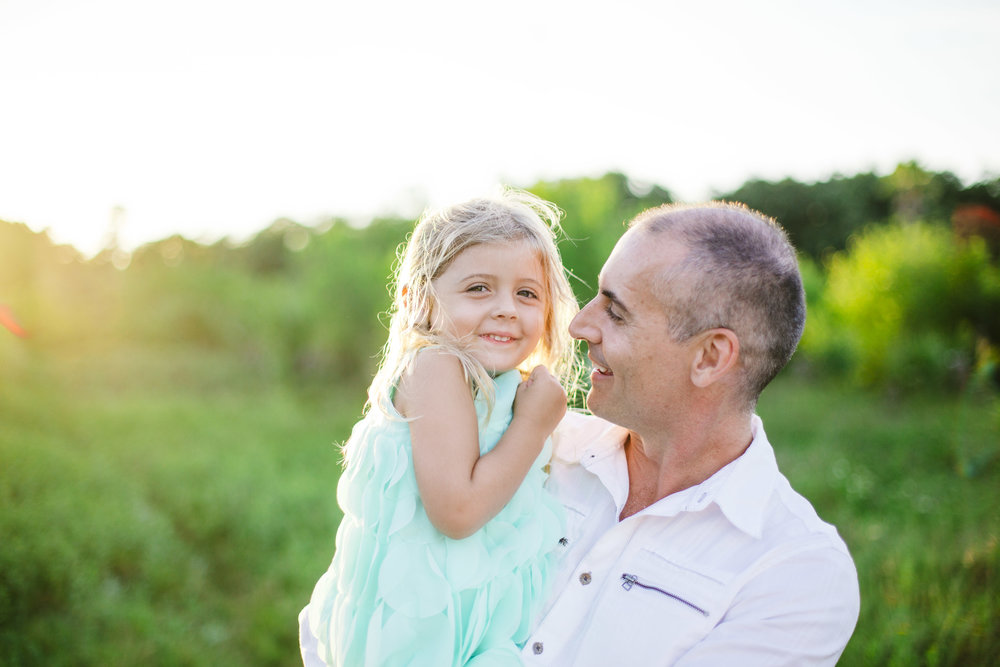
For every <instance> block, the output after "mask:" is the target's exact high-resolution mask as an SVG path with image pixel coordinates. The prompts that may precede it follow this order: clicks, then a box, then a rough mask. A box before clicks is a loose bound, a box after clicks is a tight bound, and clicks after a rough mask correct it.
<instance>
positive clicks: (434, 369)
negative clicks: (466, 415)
mask: <svg viewBox="0 0 1000 667" xmlns="http://www.w3.org/2000/svg"><path fill="white" fill-rule="evenodd" d="M466 396H467V397H468V399H469V400H470V401H471V398H472V397H471V394H470V392H469V383H468V380H467V378H466V374H465V369H464V367H463V366H462V361H461V360H460V359H459V358H458V356H456V355H455V354H454V353H452V352H451V351H449V350H448V349H446V348H444V347H438V346H428V347H424V348H421V349H420V350H417V351H416V352H415V353H414V354H413V357H412V358H411V359H410V361H409V363H408V364H407V365H406V367H405V368H404V369H403V372H402V373H401V374H400V377H399V379H398V380H397V381H396V390H395V392H394V395H393V404H394V405H395V407H396V410H397V411H398V412H399V413H400V414H401V415H403V416H404V417H408V416H412V412H413V408H415V407H416V406H418V405H426V404H427V402H428V401H433V400H440V399H445V400H454V399H455V398H456V397H466Z"/></svg>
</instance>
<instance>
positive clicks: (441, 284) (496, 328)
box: [433, 241, 549, 373]
mask: <svg viewBox="0 0 1000 667" xmlns="http://www.w3.org/2000/svg"><path fill="white" fill-rule="evenodd" d="M434 289H435V291H436V292H437V302H436V305H435V308H434V311H433V325H434V328H435V329H438V330H440V331H444V332H447V333H449V334H451V335H452V336H454V337H455V338H465V337H467V336H471V337H472V342H471V347H470V348H469V350H470V353H471V354H472V356H473V357H475V359H476V360H477V361H479V362H480V363H482V364H483V366H484V367H485V368H486V370H488V371H490V372H494V373H502V372H504V371H508V370H510V369H512V368H516V367H517V366H518V365H519V364H520V363H521V362H522V361H524V360H525V359H526V358H527V357H528V355H530V354H531V353H532V352H534V350H535V348H536V347H537V346H538V342H539V341H540V340H541V338H542V335H543V333H544V330H545V320H546V314H547V313H548V299H549V295H548V293H547V291H546V283H545V272H544V270H543V269H542V263H541V261H540V260H539V257H538V253H537V251H536V250H534V249H533V248H532V247H531V246H529V245H528V243H527V242H525V241H515V242H513V243H485V244H480V245H474V246H470V247H468V248H466V249H465V250H463V251H462V252H461V253H459V254H458V256H456V257H455V259H453V260H452V262H451V264H449V265H448V268H447V269H445V271H444V272H443V273H441V275H439V276H438V277H437V278H435V279H434Z"/></svg>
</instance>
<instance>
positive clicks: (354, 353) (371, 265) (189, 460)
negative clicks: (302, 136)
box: [0, 163, 1000, 665]
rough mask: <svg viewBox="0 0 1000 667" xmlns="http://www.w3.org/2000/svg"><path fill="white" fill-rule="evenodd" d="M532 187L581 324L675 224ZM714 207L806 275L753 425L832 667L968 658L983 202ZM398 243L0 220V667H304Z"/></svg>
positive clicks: (574, 182)
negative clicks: (826, 587)
mask: <svg viewBox="0 0 1000 667" xmlns="http://www.w3.org/2000/svg"><path fill="white" fill-rule="evenodd" d="M528 189H529V190H531V191H532V192H534V193H535V194H537V195H539V196H541V197H543V198H546V199H550V200H551V201H554V202H555V203H556V204H558V205H559V206H560V207H561V208H562V209H563V210H564V211H565V217H564V223H563V227H564V235H565V238H564V239H563V241H562V242H561V244H560V248H561V252H562V254H563V258H564V260H565V263H566V265H567V267H568V268H569V270H570V271H571V272H572V273H573V274H574V275H575V276H576V277H577V280H575V281H573V286H574V288H575V289H576V291H577V296H578V297H579V299H580V300H581V301H584V300H587V299H589V298H591V296H593V293H594V290H595V288H596V276H597V274H598V272H599V270H600V268H601V266H602V265H603V263H604V260H605V259H606V258H607V255H608V253H609V252H610V250H611V248H612V246H613V245H614V243H615V242H616V241H617V239H618V238H619V236H620V235H621V233H622V231H623V230H624V224H625V223H626V222H627V221H628V220H629V219H630V218H632V217H633V216H634V215H635V214H636V213H638V212H639V211H641V210H643V209H645V208H648V207H651V206H657V205H659V204H662V203H666V202H669V201H671V195H670V193H669V192H668V191H667V190H666V189H664V188H662V187H659V186H655V185H649V184H645V185H644V184H640V183H636V182H633V181H631V180H629V179H628V178H627V177H626V176H624V175H622V174H617V173H610V174H606V175H604V176H602V177H599V178H581V179H567V180H560V181H554V182H548V181H546V182H540V183H536V184H534V185H531V186H528ZM720 197H722V198H726V199H730V200H733V199H736V200H743V201H745V202H746V203H747V204H748V205H750V206H752V207H755V208H759V209H761V210H763V211H764V212H765V213H769V214H771V215H774V216H776V217H777V218H778V220H779V221H780V222H782V223H783V224H784V225H785V226H786V228H788V229H789V232H790V234H791V236H792V237H793V239H795V240H796V242H797V243H798V246H799V248H800V250H801V251H802V254H801V262H800V263H801V267H802V273H803V278H804V282H805V287H806V291H807V298H808V301H809V318H808V322H807V328H806V335H805V338H804V340H803V344H802V349H801V350H800V352H799V354H798V355H797V357H796V361H795V362H794V363H793V365H792V366H791V367H790V368H789V369H787V370H786V371H785V372H784V373H783V375H782V376H781V377H780V378H779V380H778V381H777V383H776V384H775V385H774V386H773V387H771V388H769V389H768V390H767V392H765V396H764V397H763V398H762V400H761V412H762V414H763V415H764V416H765V419H767V420H768V424H769V427H768V428H769V433H770V434H771V435H772V437H773V439H774V441H775V442H776V443H779V448H780V449H782V451H781V452H780V457H781V463H782V467H783V469H785V470H786V471H787V472H788V476H789V477H790V478H791V479H792V482H793V484H795V486H796V487H798V488H799V489H800V490H801V491H803V493H804V494H805V495H806V496H807V497H809V498H810V499H811V500H813V501H814V504H815V505H816V507H817V509H818V510H819V511H820V514H821V515H823V516H824V517H825V518H827V519H829V520H831V521H833V522H834V523H836V524H837V525H838V526H839V527H840V528H841V530H842V532H843V533H844V534H845V537H846V539H847V542H848V544H849V545H850V546H851V547H852V550H853V552H854V554H855V557H856V559H857V562H858V566H859V571H860V576H861V581H862V583H861V585H862V598H863V609H862V620H861V623H860V624H859V628H858V632H857V634H856V635H855V638H854V640H852V643H851V645H849V646H848V651H847V653H845V656H844V660H843V661H842V663H843V664H851V665H853V664H858V665H865V664H873V663H876V664H941V665H943V664H977V663H984V662H987V661H988V660H989V659H991V658H992V657H993V656H994V655H996V654H997V652H998V651H1000V646H998V644H997V635H996V633H995V632H994V630H995V628H996V627H998V625H997V623H998V619H997V609H996V605H995V602H994V601H995V600H996V599H997V597H998V595H1000V583H998V580H997V564H998V562H1000V551H998V548H997V541H998V536H1000V519H998V518H997V516H996V513H995V512H993V511H992V508H994V507H995V506H996V504H997V501H1000V496H998V493H1000V491H998V489H1000V484H998V482H1000V480H998V475H1000V466H998V465H996V464H997V461H998V457H1000V437H998V433H1000V399H998V397H997V388H996V383H995V380H994V378H995V377H996V372H997V367H998V364H997V359H998V354H997V341H998V314H1000V306H998V305H997V303H998V302H997V299H998V298H1000V279H998V274H997V271H998V267H997V263H996V262H997V249H996V248H997V247H1000V246H995V245H991V244H993V243H994V241H992V240H991V239H993V238H994V237H993V236H991V235H994V234H996V232H997V230H1000V215H998V214H997V211H1000V181H987V182H983V183H979V184H975V185H973V186H970V187H963V186H962V185H961V184H960V183H959V182H958V181H957V179H955V178H954V177H953V176H951V175H949V174H934V173H930V172H926V171H924V170H923V169H921V168H920V167H919V166H918V165H915V164H912V163H909V164H904V165H900V167H899V168H898V169H896V171H895V172H894V173H893V174H890V175H888V176H877V175H874V174H860V175H857V176H853V177H835V178H833V179H831V180H829V181H826V182H823V183H813V184H804V183H797V182H795V181H791V180H787V179H786V180H785V181H781V182H779V183H767V182H763V181H752V182H749V183H747V184H744V186H743V187H742V188H740V189H739V190H737V191H735V192H733V193H727V194H724V195H720ZM412 222H413V221H412V220H405V219H393V218H386V219H379V220H373V221H371V222H370V224H366V225H364V226H356V225H352V224H349V223H348V222H347V221H344V220H339V219H334V220H330V221H328V222H327V223H325V224H322V225H319V226H317V227H305V226H302V225H299V224H297V223H295V222H293V221H290V220H278V221H276V222H275V223H274V224H273V225H271V226H270V227H269V228H268V229H266V230H263V231H262V232H260V233H259V234H258V235H257V236H255V237H254V238H252V239H250V240H249V241H247V242H245V243H241V244H235V243H231V242H229V241H220V242H218V243H214V244H210V245H206V244H200V243H195V242H193V241H190V240H187V239H184V238H181V237H178V236H175V237H170V238H167V239H163V240H161V241H157V242H155V243H150V244H148V245H145V246H143V247H141V248H139V249H137V250H136V251H135V252H133V253H131V254H130V255H129V254H125V255H123V254H122V251H121V250H118V249H114V248H109V249H107V250H106V251H104V252H102V253H101V254H99V255H98V256H96V257H94V258H90V259H86V258H83V257H81V256H80V254H79V253H78V252H77V251H76V250H74V249H73V248H71V247H67V246H57V245H54V244H53V243H51V241H50V240H49V239H48V237H47V236H46V235H45V234H40V233H35V232H32V231H31V230H29V229H28V228H27V227H26V226H24V225H20V224H10V223H2V222H0V308H3V309H4V310H3V311H2V313H3V314H5V316H6V317H8V325H6V326H7V328H4V327H0V507H2V508H3V509H2V511H0V536H2V538H0V664H11V665H33V664H47V665H61V664H67V665H69V664H73V665H79V664H84V665H98V664H101V665H103V664H147V663H150V662H152V663H157V664H206V665H207V664H212V665H216V664H233V665H236V664H259V665H281V664H288V665H291V664H296V662H297V654H296V648H295V631H296V628H295V614H296V613H297V611H298V609H299V608H300V607H301V606H302V605H303V604H304V603H305V601H306V600H307V599H308V595H309V592H310V590H311V587H312V584H313V583H314V582H315V580H316V578H317V577H318V576H319V574H320V573H321V572H322V571H323V569H324V568H325V566H326V564H327V563H328V561H329V558H330V556H331V555H332V550H333V533H334V530H335V527H336V522H337V520H338V516H339V515H338V513H337V507H336V500H335V495H334V494H335V487H336V480H337V476H338V473H339V468H338V465H337V461H338V455H337V451H336V448H335V446H334V443H335V442H336V441H339V440H343V439H344V438H346V437H347V435H348V432H349V429H350V425H351V424H352V423H353V422H354V421H355V420H356V419H357V418H358V417H359V416H360V413H361V409H362V405H363V403H364V400H365V388H366V386H367V384H368V382H369V381H370V378H371V376H372V374H373V373H374V370H375V367H376V363H377V355H378V352H379V350H380V348H381V347H382V345H383V344H384V342H385V335H386V329H385V326H384V324H385V323H384V318H383V317H382V316H381V314H382V313H384V312H385V310H386V309H387V307H388V305H389V298H390V295H389V292H388V291H387V290H386V283H387V280H388V278H389V276H390V273H391V271H392V268H393V263H394V261H395V258H396V252H397V248H398V246H399V244H400V243H402V242H403V241H404V240H405V238H406V235H407V233H408V232H409V230H410V229H411V227H412ZM997 238H1000V236H998V237H997ZM10 322H15V324H14V325H11V324H10ZM22 329H23V333H24V337H19V336H18V335H17V334H20V333H21V330H22ZM857 380H862V381H864V382H865V383H867V384H868V385H870V388H869V389H859V388H858V387H857V385H856V384H855V382H856V381H857ZM880 389H890V390H891V391H888V392H885V391H883V392H879V390H880ZM927 545H933V548H930V549H928V548H927Z"/></svg>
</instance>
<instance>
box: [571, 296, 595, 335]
mask: <svg viewBox="0 0 1000 667" xmlns="http://www.w3.org/2000/svg"><path fill="white" fill-rule="evenodd" d="M594 307H595V306H594V300H593V299H591V300H590V301H589V302H588V303H587V305H585V306H584V307H583V308H581V309H580V312H578V313H577V314H576V315H575V316H574V317H573V319H572V320H571V321H570V323H569V335H570V336H572V337H573V338H576V339H578V340H586V341H593V340H594V337H593V326H591V319H592V318H591V312H592V311H593V309H594Z"/></svg>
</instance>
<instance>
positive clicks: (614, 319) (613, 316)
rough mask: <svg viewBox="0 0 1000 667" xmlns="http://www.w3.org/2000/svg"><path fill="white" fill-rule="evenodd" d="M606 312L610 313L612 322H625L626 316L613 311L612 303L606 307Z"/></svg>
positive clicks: (609, 316)
mask: <svg viewBox="0 0 1000 667" xmlns="http://www.w3.org/2000/svg"><path fill="white" fill-rule="evenodd" d="M604 312H605V313H607V314H608V318H610V319H611V321H612V322H624V321H625V318H624V317H622V316H621V315H618V314H616V313H615V311H613V310H612V309H611V306H610V305H608V306H605V307H604Z"/></svg>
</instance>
